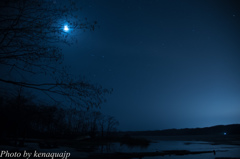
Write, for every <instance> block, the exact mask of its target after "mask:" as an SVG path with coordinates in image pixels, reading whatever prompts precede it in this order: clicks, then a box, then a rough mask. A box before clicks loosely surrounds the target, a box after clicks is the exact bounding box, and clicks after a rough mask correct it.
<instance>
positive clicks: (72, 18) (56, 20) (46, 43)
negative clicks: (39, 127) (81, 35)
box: [0, 0, 111, 108]
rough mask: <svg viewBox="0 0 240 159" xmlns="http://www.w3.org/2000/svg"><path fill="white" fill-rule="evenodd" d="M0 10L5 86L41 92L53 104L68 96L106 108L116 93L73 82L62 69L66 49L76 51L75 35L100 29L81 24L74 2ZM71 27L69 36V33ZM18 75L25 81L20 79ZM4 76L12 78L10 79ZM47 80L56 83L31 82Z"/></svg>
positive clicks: (36, 2) (10, 2)
mask: <svg viewBox="0 0 240 159" xmlns="http://www.w3.org/2000/svg"><path fill="white" fill-rule="evenodd" d="M0 10H1V13H0V65H1V68H2V70H1V72H2V74H1V75H0V82H2V83H8V84H13V85H18V86H21V87H26V88H31V89H35V90H39V91H42V92H43V93H45V94H47V95H48V96H49V97H51V98H52V99H54V98H53V97H52V94H58V95H62V96H64V97H67V99H68V100H70V101H71V102H73V103H75V104H77V105H80V106H82V107H86V108H90V107H98V106H99V105H100V104H101V103H102V102H104V100H105V98H104V95H105V94H106V93H111V90H108V89H103V88H102V87H101V86H100V85H93V84H91V83H89V82H88V81H86V80H83V79H76V78H73V77H72V76H71V75H70V74H69V73H68V71H67V70H66V67H64V66H62V62H63V54H62V51H61V49H60V47H59V46H60V44H62V43H64V44H67V45H71V44H72V43H73V42H74V41H75V38H74V36H71V34H73V32H77V31H79V30H94V27H95V25H96V22H92V23H89V22H88V21H87V19H86V18H79V12H78V8H77V7H76V4H75V3H74V2H73V1H71V0H69V1H64V3H63V4H58V3H56V1H54V0H53V1H51V0H50V1H48V0H23V1H18V0H4V1H0ZM83 19H84V20H83ZM66 24H67V25H68V28H69V32H65V31H64V25H66ZM16 72H17V73H18V74H20V77H21V78H20V77H15V78H14V76H15V75H14V74H16ZM3 73H7V74H12V76H11V78H7V77H6V76H4V75H3ZM41 74H42V75H46V76H47V77H48V78H50V79H49V80H48V81H47V82H46V81H35V82H33V81H32V80H31V78H29V77H31V76H34V75H35V76H39V75H41ZM8 77H10V76H8Z"/></svg>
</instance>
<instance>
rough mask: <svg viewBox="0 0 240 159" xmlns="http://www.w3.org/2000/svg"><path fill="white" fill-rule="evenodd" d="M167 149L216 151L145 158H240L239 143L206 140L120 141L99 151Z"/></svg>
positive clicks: (152, 150)
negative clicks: (138, 143) (130, 143)
mask: <svg viewBox="0 0 240 159" xmlns="http://www.w3.org/2000/svg"><path fill="white" fill-rule="evenodd" d="M165 150H189V151H213V150H215V151H216V154H215V155H214V153H204V154H194V155H184V156H175V155H171V156H156V157H144V159H161V158H163V159H168V158H169V159H170V158H171V159H202V158H204V159H214V158H215V157H235V158H236V157H238V158H240V146H237V145H213V144H212V143H210V142H205V141H161V140H157V141H154V142H152V143H150V145H149V146H148V147H136V146H135V147H129V146H127V145H121V144H119V143H111V144H109V145H103V146H100V147H99V148H98V150H97V152H104V153H110V152H156V151H158V152H161V151H165Z"/></svg>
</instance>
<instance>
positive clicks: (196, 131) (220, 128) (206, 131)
mask: <svg viewBox="0 0 240 159" xmlns="http://www.w3.org/2000/svg"><path fill="white" fill-rule="evenodd" d="M126 133H127V134H129V135H143V136H181V135H240V124H231V125H217V126H212V127H204V128H185V129H166V130H155V131H132V132H126Z"/></svg>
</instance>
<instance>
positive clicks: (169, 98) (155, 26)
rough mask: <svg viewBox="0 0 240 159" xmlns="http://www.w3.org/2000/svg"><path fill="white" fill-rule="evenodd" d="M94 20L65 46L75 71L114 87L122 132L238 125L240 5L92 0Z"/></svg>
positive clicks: (88, 5) (111, 99)
mask: <svg viewBox="0 0 240 159" xmlns="http://www.w3.org/2000/svg"><path fill="white" fill-rule="evenodd" d="M78 3H79V4H78V5H79V6H80V7H82V11H81V12H80V14H79V15H80V16H82V17H87V18H88V21H94V20H96V21H97V22H98V25H97V27H96V29H95V31H86V32H81V33H80V34H77V35H74V36H78V38H77V39H78V43H77V44H74V45H72V46H70V47H68V46H67V47H64V49H63V53H64V56H65V62H66V64H67V65H70V66H71V70H72V73H73V74H75V75H78V74H81V75H82V76H85V77H86V78H87V79H89V80H90V81H92V82H93V83H99V84H101V85H102V86H103V87H106V88H113V90H114V91H113V93H112V94H111V95H108V96H107V99H108V101H107V103H104V104H103V105H102V108H101V111H102V112H103V113H105V114H108V115H112V116H114V117H115V118H116V119H117V120H118V121H119V123H120V125H119V129H120V130H157V129H167V128H186V127H206V126H213V125H219V124H233V123H240V2H239V1H230V0H225V1H222V0H215V1H209V0H208V1H207V0H206V1H204V0H198V1H190V0H189V1H186V0H181V1H180V0H178V1H177V0H145V1H144V0H114V1H112V0H108V1H106V0H86V1H78Z"/></svg>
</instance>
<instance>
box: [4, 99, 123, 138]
mask: <svg viewBox="0 0 240 159" xmlns="http://www.w3.org/2000/svg"><path fill="white" fill-rule="evenodd" d="M0 125H1V131H0V138H9V137H11V138H74V137H79V136H90V137H92V138H93V137H96V136H101V137H105V136H111V134H112V132H114V131H116V126H117V125H118V122H117V121H116V120H115V118H114V117H112V116H106V115H104V114H102V113H101V112H100V111H93V110H92V111H90V110H88V111H87V110H77V109H73V108H61V107H59V106H58V105H44V104H36V103H35V102H34V101H33V100H32V99H31V98H30V97H26V96H20V95H18V96H15V97H11V98H9V97H4V96H1V97H0Z"/></svg>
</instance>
